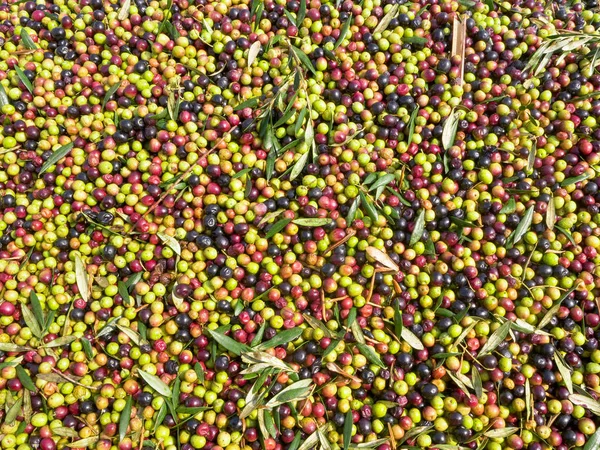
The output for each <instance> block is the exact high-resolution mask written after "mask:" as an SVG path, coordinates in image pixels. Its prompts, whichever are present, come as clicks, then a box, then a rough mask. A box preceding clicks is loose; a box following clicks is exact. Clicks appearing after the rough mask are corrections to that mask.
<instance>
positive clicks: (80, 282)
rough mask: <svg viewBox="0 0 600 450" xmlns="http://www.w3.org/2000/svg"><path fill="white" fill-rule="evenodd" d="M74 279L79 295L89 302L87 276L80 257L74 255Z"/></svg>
mask: <svg viewBox="0 0 600 450" xmlns="http://www.w3.org/2000/svg"><path fill="white" fill-rule="evenodd" d="M75 278H76V281H77V289H79V295H81V298H82V299H83V300H85V301H86V302H87V301H88V300H89V295H90V286H89V284H88V274H87V270H86V267H85V264H84V262H83V260H82V259H81V256H79V255H75Z"/></svg>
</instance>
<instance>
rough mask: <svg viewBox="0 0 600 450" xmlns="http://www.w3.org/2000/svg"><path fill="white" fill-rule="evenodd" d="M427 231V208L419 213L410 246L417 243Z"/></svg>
mask: <svg viewBox="0 0 600 450" xmlns="http://www.w3.org/2000/svg"><path fill="white" fill-rule="evenodd" d="M424 231H425V210H424V209H422V210H421V212H420V213H419V215H418V216H417V221H416V222H415V228H414V229H413V232H412V234H411V236H410V242H409V243H408V246H409V247H412V246H413V245H415V244H416V243H417V242H419V240H420V239H421V237H423V232H424Z"/></svg>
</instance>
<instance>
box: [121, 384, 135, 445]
mask: <svg viewBox="0 0 600 450" xmlns="http://www.w3.org/2000/svg"><path fill="white" fill-rule="evenodd" d="M132 400H133V397H132V396H131V395H130V396H128V397H127V402H126V403H125V408H123V411H121V417H119V441H123V439H125V436H126V435H127V428H128V427H129V422H130V421H131V403H132Z"/></svg>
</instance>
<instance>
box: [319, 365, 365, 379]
mask: <svg viewBox="0 0 600 450" xmlns="http://www.w3.org/2000/svg"><path fill="white" fill-rule="evenodd" d="M325 367H327V370H329V371H330V372H333V373H337V374H338V375H341V376H342V377H344V378H347V379H348V380H352V381H354V382H355V383H362V381H361V379H360V378H358V377H356V376H354V375H350V374H349V373H348V372H345V371H344V370H343V369H342V368H341V367H340V366H338V365H337V364H335V363H332V362H328V363H327V364H325Z"/></svg>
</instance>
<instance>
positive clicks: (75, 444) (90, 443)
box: [66, 436, 100, 448]
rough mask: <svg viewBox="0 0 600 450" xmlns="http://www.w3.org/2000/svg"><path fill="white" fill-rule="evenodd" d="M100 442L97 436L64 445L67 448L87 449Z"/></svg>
mask: <svg viewBox="0 0 600 450" xmlns="http://www.w3.org/2000/svg"><path fill="white" fill-rule="evenodd" d="M99 440H100V437H99V436H92V437H89V438H85V439H80V440H78V441H75V442H71V443H70V444H66V445H67V447H71V448H88V447H93V445H94V444H95V443H96V442H98V441H99Z"/></svg>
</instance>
